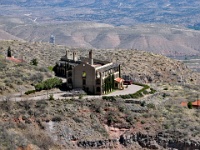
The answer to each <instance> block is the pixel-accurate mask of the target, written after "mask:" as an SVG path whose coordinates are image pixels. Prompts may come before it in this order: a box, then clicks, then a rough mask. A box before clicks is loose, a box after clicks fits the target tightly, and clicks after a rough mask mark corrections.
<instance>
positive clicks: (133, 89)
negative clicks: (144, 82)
mask: <svg viewBox="0 0 200 150" xmlns="http://www.w3.org/2000/svg"><path fill="white" fill-rule="evenodd" d="M142 88H143V87H142V86H138V85H134V84H131V85H128V87H127V88H125V89H124V90H117V91H114V92H112V93H110V94H108V95H106V96H116V95H126V94H133V93H135V92H137V91H139V90H141V89H142Z"/></svg>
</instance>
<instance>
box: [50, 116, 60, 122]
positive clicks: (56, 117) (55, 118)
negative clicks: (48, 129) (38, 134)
mask: <svg viewBox="0 0 200 150" xmlns="http://www.w3.org/2000/svg"><path fill="white" fill-rule="evenodd" d="M51 120H52V121H53V122H60V121H62V118H61V117H60V116H55V117H53V118H52V119H51Z"/></svg>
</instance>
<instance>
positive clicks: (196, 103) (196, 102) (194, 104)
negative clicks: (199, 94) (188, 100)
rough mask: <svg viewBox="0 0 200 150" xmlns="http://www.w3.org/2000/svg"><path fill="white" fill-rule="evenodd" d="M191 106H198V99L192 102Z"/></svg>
mask: <svg viewBox="0 0 200 150" xmlns="http://www.w3.org/2000/svg"><path fill="white" fill-rule="evenodd" d="M192 106H198V107H200V100H197V101H195V102H193V103H192Z"/></svg>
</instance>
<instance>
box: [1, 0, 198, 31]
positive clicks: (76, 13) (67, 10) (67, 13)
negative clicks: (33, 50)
mask: <svg viewBox="0 0 200 150" xmlns="http://www.w3.org/2000/svg"><path fill="white" fill-rule="evenodd" d="M6 6H10V7H9V8H7V7H6ZM0 7H1V10H0V14H2V15H16V16H20V15H21V16H24V15H25V16H27V15H28V16H29V17H33V18H37V21H38V22H39V23H40V22H46V21H56V22H62V21H94V22H99V23H109V24H113V25H134V24H138V23H159V24H175V25H183V26H191V27H192V26H194V25H197V24H198V23H200V16H199V15H200V1H198V0H113V1H110V0H51V1H49V0H1V2H0ZM14 7H16V8H15V9H13V8H14ZM25 16H24V17H25Z"/></svg>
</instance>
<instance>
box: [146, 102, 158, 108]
mask: <svg viewBox="0 0 200 150" xmlns="http://www.w3.org/2000/svg"><path fill="white" fill-rule="evenodd" d="M147 107H148V108H151V109H155V108H156V107H155V105H154V104H153V103H149V104H147Z"/></svg>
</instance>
